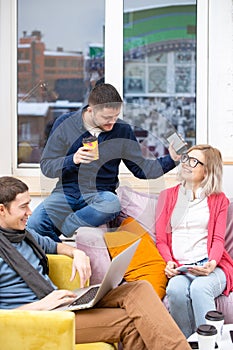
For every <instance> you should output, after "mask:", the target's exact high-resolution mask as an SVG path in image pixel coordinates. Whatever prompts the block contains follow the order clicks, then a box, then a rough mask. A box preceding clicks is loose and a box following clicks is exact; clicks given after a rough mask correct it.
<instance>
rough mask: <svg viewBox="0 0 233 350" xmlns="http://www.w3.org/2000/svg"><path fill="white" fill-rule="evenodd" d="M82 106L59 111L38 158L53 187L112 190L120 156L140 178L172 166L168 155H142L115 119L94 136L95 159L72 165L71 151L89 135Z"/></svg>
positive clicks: (71, 190) (77, 190) (130, 134)
mask: <svg viewBox="0 0 233 350" xmlns="http://www.w3.org/2000/svg"><path fill="white" fill-rule="evenodd" d="M82 112H83V110H79V111H78V112H72V113H68V114H64V115H61V116H60V117H59V118H58V119H57V120H56V121H55V123H54V125H53V128H52V131H51V133H50V136H49V139H48V141H47V144H46V146H45V149H44V152H43V154H42V158H41V170H42V172H43V174H44V175H45V176H47V177H49V178H58V182H57V184H56V188H55V189H54V190H55V191H64V192H65V194H68V195H71V196H73V197H79V195H80V192H82V193H89V192H94V191H96V190H98V191H111V192H115V190H116V188H117V186H118V182H119V180H118V174H119V165H120V162H121V160H122V161H123V162H124V163H125V165H126V167H127V168H128V169H129V170H130V171H131V172H132V173H133V174H134V176H136V177H137V178H140V179H155V178H158V177H160V176H162V175H163V174H164V173H166V172H168V171H169V170H171V169H173V168H174V167H175V163H174V161H173V160H172V159H171V157H170V156H169V155H167V156H164V157H161V158H158V159H145V158H144V157H143V156H142V152H141V148H140V145H139V143H138V142H137V140H136V137H135V135H134V132H133V130H132V128H131V127H130V125H129V124H127V123H126V122H124V121H123V120H121V119H118V120H117V122H116V123H115V125H114V127H113V129H112V130H111V131H108V132H101V133H100V135H99V136H98V143H99V159H98V160H95V161H93V162H91V163H90V164H79V165H76V164H74V162H73V155H74V153H75V152H76V151H77V150H78V148H79V147H81V146H82V139H83V137H87V136H90V133H89V131H87V130H86V129H85V128H84V125H83V120H82Z"/></svg>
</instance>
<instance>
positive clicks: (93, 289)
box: [53, 239, 141, 311]
mask: <svg viewBox="0 0 233 350" xmlns="http://www.w3.org/2000/svg"><path fill="white" fill-rule="evenodd" d="M140 241H141V239H138V240H137V241H136V242H134V243H133V244H131V245H130V246H129V247H127V248H126V249H125V250H123V251H122V252H121V253H120V254H119V255H117V256H116V257H115V258H113V259H112V261H111V263H110V265H109V268H108V270H107V272H106V274H105V276H104V278H103V281H102V283H101V284H95V285H92V286H89V287H84V288H79V289H75V290H74V292H75V293H76V294H77V298H75V300H73V301H72V302H71V303H70V304H66V305H62V306H59V307H57V308H55V309H53V310H54V311H61V310H69V311H72V310H81V309H88V308H91V307H93V306H94V305H95V304H96V303H98V301H100V300H101V299H102V298H103V297H104V296H105V294H107V293H108V292H109V291H110V290H111V289H113V288H115V287H117V286H118V285H119V284H120V282H121V281H122V280H123V277H124V274H125V271H126V270H127V267H128V266H129V263H130V261H131V259H132V257H133V255H134V253H135V251H136V249H137V247H138V245H139V243H140Z"/></svg>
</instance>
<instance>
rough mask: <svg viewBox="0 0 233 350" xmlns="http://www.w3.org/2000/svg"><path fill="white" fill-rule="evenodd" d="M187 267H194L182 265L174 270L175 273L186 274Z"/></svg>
mask: <svg viewBox="0 0 233 350" xmlns="http://www.w3.org/2000/svg"><path fill="white" fill-rule="evenodd" d="M189 267H195V265H182V266H179V267H177V268H176V271H180V272H188V268H189Z"/></svg>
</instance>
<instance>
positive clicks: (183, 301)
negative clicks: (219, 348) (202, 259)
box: [166, 267, 226, 338]
mask: <svg viewBox="0 0 233 350" xmlns="http://www.w3.org/2000/svg"><path fill="white" fill-rule="evenodd" d="M225 288H226V276H225V273H224V272H223V270H222V269H221V268H219V267H216V268H215V270H214V271H213V272H212V273H210V274H209V275H208V276H193V275H191V274H184V275H181V274H180V275H178V276H175V277H172V278H171V279H170V280H169V282H168V286H167V290H166V292H167V297H168V302H169V308H170V313H171V315H172V317H173V318H174V320H175V321H176V323H177V325H178V326H179V328H180V329H181V330H182V332H183V333H184V335H185V336H186V338H188V337H189V336H190V335H191V334H192V333H194V332H195V331H196V328H197V327H198V326H199V325H200V324H205V323H206V321H205V314H206V313H207V312H208V311H210V310H216V306H215V301H214V299H215V298H216V297H218V296H219V295H220V294H221V293H222V292H223V291H224V289H225Z"/></svg>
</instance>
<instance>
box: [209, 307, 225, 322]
mask: <svg viewBox="0 0 233 350" xmlns="http://www.w3.org/2000/svg"><path fill="white" fill-rule="evenodd" d="M205 318H206V319H207V320H209V321H221V320H224V315H223V313H222V312H220V311H216V310H213V311H209V312H207V314H206V315H205Z"/></svg>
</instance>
